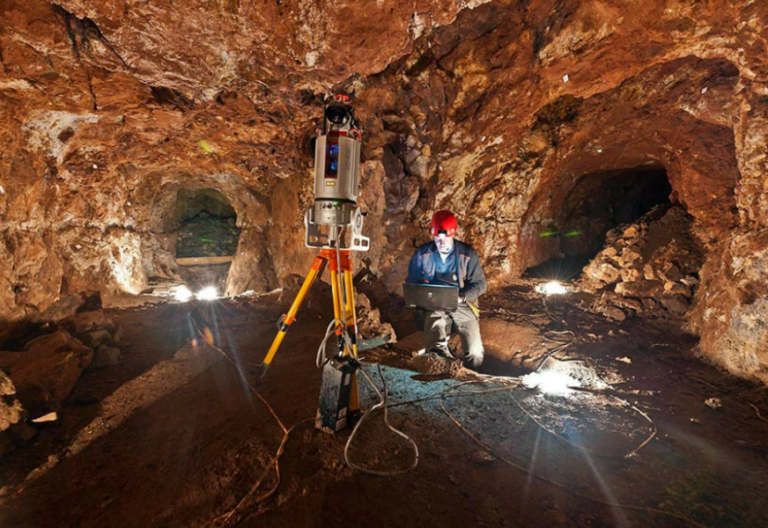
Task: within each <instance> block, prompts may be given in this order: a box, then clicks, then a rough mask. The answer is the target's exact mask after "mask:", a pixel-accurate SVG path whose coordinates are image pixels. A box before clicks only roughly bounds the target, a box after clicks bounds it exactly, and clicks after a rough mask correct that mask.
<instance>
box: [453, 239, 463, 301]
mask: <svg viewBox="0 0 768 528" xmlns="http://www.w3.org/2000/svg"><path fill="white" fill-rule="evenodd" d="M453 252H454V253H456V276H457V277H458V278H459V288H460V289H462V290H463V289H464V277H462V276H461V262H459V246H457V245H456V241H455V240H454V241H453Z"/></svg>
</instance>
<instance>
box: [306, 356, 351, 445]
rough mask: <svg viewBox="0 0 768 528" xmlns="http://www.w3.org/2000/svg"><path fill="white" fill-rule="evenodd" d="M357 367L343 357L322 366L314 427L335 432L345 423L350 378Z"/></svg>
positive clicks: (349, 395)
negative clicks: (321, 382)
mask: <svg viewBox="0 0 768 528" xmlns="http://www.w3.org/2000/svg"><path fill="white" fill-rule="evenodd" d="M356 370H357V367H356V366H355V365H353V364H352V363H351V362H350V361H349V360H346V359H344V358H334V359H331V360H330V361H328V362H326V364H325V366H324V367H323V384H322V386H321V387H320V403H319V405H318V407H317V417H316V418H315V427H316V428H317V429H320V430H321V431H324V432H326V433H336V432H338V431H340V430H342V429H344V427H345V426H346V425H347V419H348V418H349V402H350V398H351V396H352V380H353V378H354V375H355V371H356Z"/></svg>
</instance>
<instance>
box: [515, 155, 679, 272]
mask: <svg viewBox="0 0 768 528" xmlns="http://www.w3.org/2000/svg"><path fill="white" fill-rule="evenodd" d="M671 194H672V186H671V184H670V182H669V178H668V176H667V171H666V169H665V168H664V167H663V166H658V165H654V166H643V167H635V168H630V169H620V170H611V171H602V172H595V173H588V174H585V175H584V176H582V177H580V178H579V179H578V180H577V181H576V183H575V185H574V186H573V187H572V189H571V190H570V192H569V193H568V195H567V196H566V198H565V200H564V201H563V204H562V208H561V212H560V215H559V221H558V225H559V228H558V229H549V230H542V231H541V232H540V233H539V237H542V238H545V237H557V238H558V240H559V247H558V249H559V254H558V255H557V256H556V257H554V258H552V259H549V260H547V261H545V262H543V263H541V264H538V265H537V266H534V267H531V268H529V269H528V270H526V273H525V275H526V276H528V277H532V278H541V279H556V280H570V279H574V278H577V277H579V276H580V275H581V271H582V269H583V268H584V266H585V265H587V264H588V263H589V262H590V261H591V260H592V259H593V258H595V256H596V255H597V254H598V253H599V252H600V250H601V249H602V248H603V246H604V245H605V241H606V236H607V234H608V233H609V232H610V231H611V230H612V229H615V228H616V227H618V226H621V225H626V224H630V223H632V222H636V221H637V220H639V219H640V218H642V217H643V216H644V215H646V214H648V213H649V212H650V211H651V210H653V209H654V208H658V209H659V210H660V211H663V210H666V209H667V208H669V207H670V206H671V205H672V201H671V198H670V197H671Z"/></svg>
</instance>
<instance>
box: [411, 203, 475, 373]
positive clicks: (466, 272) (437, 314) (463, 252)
mask: <svg viewBox="0 0 768 528" xmlns="http://www.w3.org/2000/svg"><path fill="white" fill-rule="evenodd" d="M457 228H458V222H457V221H456V217H455V216H454V215H453V213H451V212H450V211H438V212H437V213H435V215H434V216H433V217H432V227H431V229H430V232H431V234H432V238H433V241H432V242H428V243H426V244H424V245H423V246H421V247H420V248H419V249H417V250H416V254H414V255H413V258H412V259H411V263H410V266H409V267H408V278H407V279H406V282H408V283H411V284H444V285H449V286H458V287H459V309H458V310H457V311H455V312H444V311H427V312H426V316H425V318H424V334H425V341H426V342H425V346H424V348H425V350H426V353H428V354H429V353H437V354H439V355H440V356H442V357H445V358H449V359H450V358H453V357H454V355H453V354H452V352H451V351H450V350H449V349H448V338H450V337H451V332H452V331H453V330H454V329H455V330H456V331H458V333H459V335H460V336H461V342H462V346H463V348H464V353H465V357H464V364H465V366H467V367H469V368H471V369H473V370H477V368H478V367H480V365H481V364H482V363H483V353H484V351H483V340H482V339H481V337H480V323H479V317H480V311H479V310H478V308H477V299H478V297H480V295H482V294H483V292H485V290H486V288H487V287H488V285H487V283H486V282H485V275H484V274H483V268H482V266H481V264H480V259H479V258H478V256H477V252H476V251H475V250H474V249H472V247H471V246H469V245H467V244H465V243H463V242H460V241H458V240H456V238H455V235H456V230H457Z"/></svg>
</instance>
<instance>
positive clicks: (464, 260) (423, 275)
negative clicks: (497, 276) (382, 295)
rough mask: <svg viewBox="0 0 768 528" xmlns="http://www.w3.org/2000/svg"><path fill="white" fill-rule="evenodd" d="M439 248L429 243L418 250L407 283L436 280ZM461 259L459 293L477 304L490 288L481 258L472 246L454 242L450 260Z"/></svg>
mask: <svg viewBox="0 0 768 528" xmlns="http://www.w3.org/2000/svg"><path fill="white" fill-rule="evenodd" d="M437 253H438V251H437V246H436V245H435V243H434V242H428V243H426V244H424V245H423V246H421V247H420V248H419V249H417V250H416V253H415V254H414V255H413V258H411V263H410V265H409V266H408V278H407V279H406V280H405V282H407V283H409V284H429V283H431V282H433V281H434V280H435V268H436V264H435V262H436V261H435V259H439V258H440V255H438V254H437ZM454 255H458V259H459V285H460V287H459V293H460V294H461V295H463V296H464V298H465V299H466V300H467V301H469V302H471V303H473V304H474V303H477V298H478V297H480V296H481V295H482V294H483V293H484V292H485V290H486V289H487V288H488V283H487V282H485V275H484V274H483V267H482V265H481V264H480V258H479V257H478V256H477V252H476V251H475V250H474V249H472V246H469V245H467V244H465V243H464V242H459V241H458V240H455V241H454V254H453V255H451V256H450V257H449V258H456V257H455V256H454Z"/></svg>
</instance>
